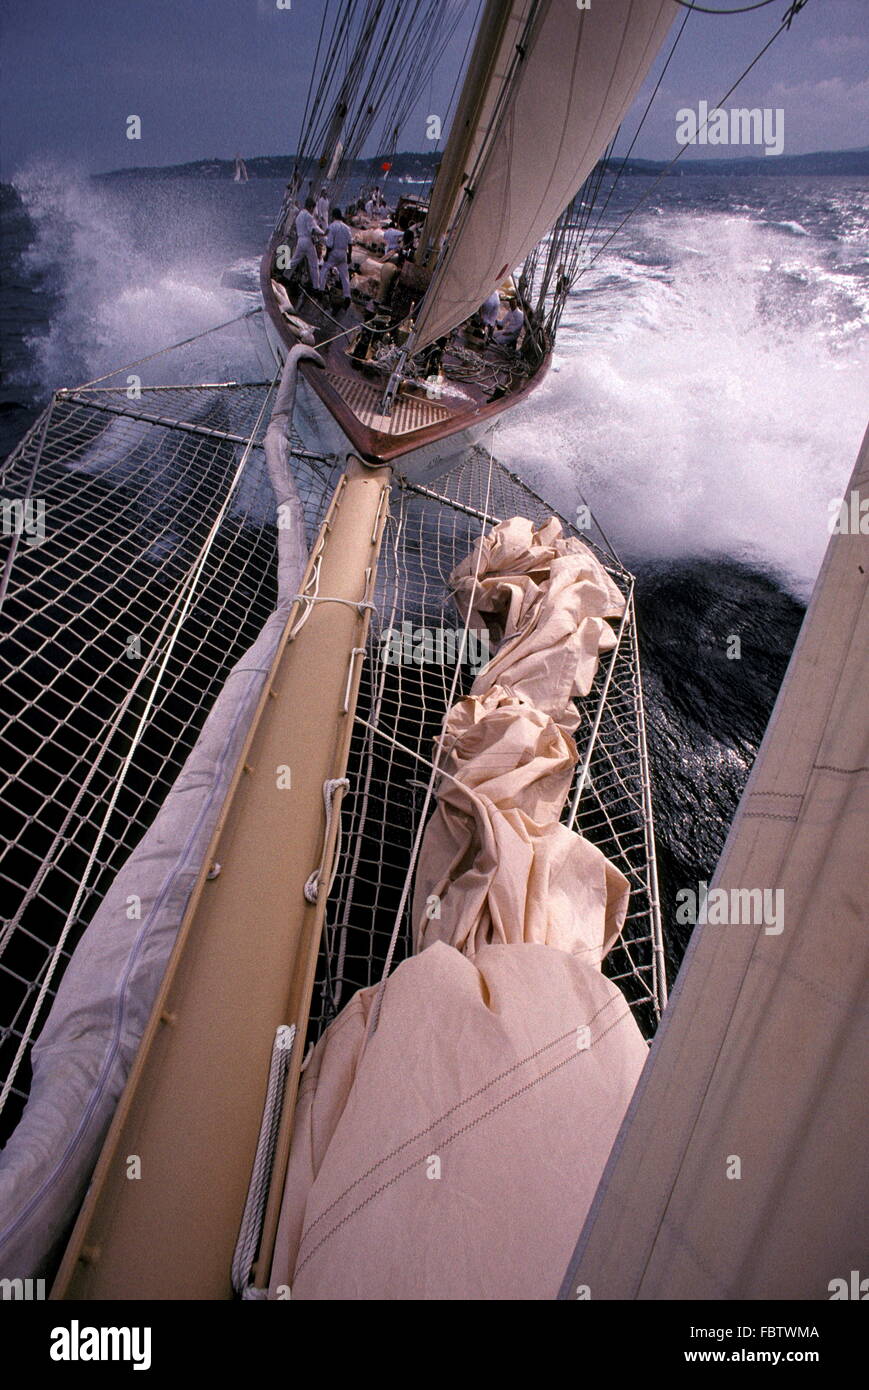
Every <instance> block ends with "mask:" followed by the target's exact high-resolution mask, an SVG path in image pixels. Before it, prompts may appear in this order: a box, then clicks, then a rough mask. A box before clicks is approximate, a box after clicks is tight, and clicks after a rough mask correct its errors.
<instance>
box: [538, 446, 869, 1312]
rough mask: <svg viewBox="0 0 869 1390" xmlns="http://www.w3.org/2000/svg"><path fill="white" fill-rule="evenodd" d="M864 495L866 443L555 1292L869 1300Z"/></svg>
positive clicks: (867, 491) (868, 486)
mask: <svg viewBox="0 0 869 1390" xmlns="http://www.w3.org/2000/svg"><path fill="white" fill-rule="evenodd" d="M867 495H869V431H867V433H866V436H865V438H864V441H863V447H862V449H861V452H860V456H859V458H858V460H857V464H856V467H855V470H854V474H853V476H852V478H851V482H850V485H849V486H848V488H847V490H846V498H845V500H844V501H843V506H842V515H841V517H840V519H839V520H838V524H837V534H834V536H833V539H832V541H831V543H830V546H829V549H828V551H827V556H826V560H825V562H824V566H823V569H822V571H821V575H820V577H819V579H818V583H817V585H816V588H815V592H814V595H813V597H812V602H811V605H810V607H809V610H808V613H807V614H806V618H805V622H804V624H803V629H802V632H801V634H800V637H799V641H798V643H797V646H796V649H795V651H794V654H793V657H792V658H791V664H790V667H789V668H788V671H787V674H786V676H785V679H784V682H783V684H782V688H781V691H780V693H779V697H778V702H777V704H776V707H775V710H774V712H773V717H772V720H771V722H770V726H769V729H768V731H767V734H766V737H765V739H764V742H763V744H762V746H761V749H760V752H759V754H758V757H757V762H756V763H755V766H754V769H753V771H752V774H751V778H750V781H749V783H748V786H747V788H746V790H745V792H744V794H743V797H742V801H741V802H740V806H739V810H738V812H737V816H736V820H735V821H734V823H733V828H732V830H731V832H730V836H729V838H728V840H727V843H726V845H725V847H724V852H723V855H722V858H721V862H720V864H719V866H718V870H717V872H716V875H715V879H714V881H713V884H712V887H711V889H710V892H709V895H708V898H707V912H706V916H707V918H708V922H707V924H703V925H698V926H697V927H695V929H694V934H693V936H692V940H691V944H690V947H689V950H688V954H687V956H686V958H685V962H684V964H683V966H682V971H681V974H680V977H679V980H678V982H677V984H676V989H675V992H674V994H673V998H672V1001H671V1004H670V1008H669V1010H668V1013H667V1014H666V1016H665V1019H664V1023H663V1026H662V1028H661V1031H660V1032H659V1034H658V1037H657V1038H656V1041H655V1045H654V1048H653V1052H652V1056H651V1058H650V1060H649V1065H648V1068H647V1069H646V1072H645V1074H644V1076H643V1079H642V1080H641V1082H640V1086H639V1088H638V1091H637V1094H636V1096H635V1098H634V1102H633V1105H632V1107H631V1110H630V1111H629V1112H628V1117H627V1119H626V1121H625V1124H624V1127H623V1130H622V1134H621V1135H620V1137H619V1140H618V1142H617V1143H616V1146H615V1149H614V1151H613V1156H612V1158H611V1160H610V1166H609V1169H608V1171H607V1173H606V1174H605V1176H604V1180H603V1182H602V1185H601V1188H600V1190H599V1192H598V1197H597V1201H596V1205H595V1207H594V1208H593V1209H592V1212H591V1214H590V1215H589V1218H588V1221H587V1222H586V1226H585V1229H584V1231H583V1233H582V1236H581V1238H580V1242H579V1245H578V1246H577V1251H576V1254H575V1256H574V1259H573V1261H572V1262H571V1265H570V1268H569V1271H568V1275H567V1277H566V1278H565V1282H564V1286H563V1289H562V1298H566V1299H571V1298H576V1297H577V1296H578V1295H577V1289H578V1287H579V1286H584V1287H585V1288H588V1289H590V1291H591V1297H592V1298H594V1299H626V1298H640V1299H652V1298H654V1299H680V1298H695V1299H697V1298H702V1299H722V1298H723V1299H763V1300H769V1299H791V1298H793V1299H811V1300H816V1299H829V1298H831V1297H832V1298H836V1299H842V1298H845V1299H847V1298H860V1297H861V1296H862V1297H865V1292H864V1291H865V1288H866V1285H865V1283H864V1284H863V1285H862V1286H861V1289H858V1290H857V1292H854V1291H853V1280H854V1278H855V1274H852V1271H855V1272H856V1271H858V1270H860V1268H861V1263H862V1271H863V1272H862V1274H856V1279H857V1282H858V1283H859V1281H860V1279H861V1278H863V1277H864V1276H865V1273H866V1265H865V1257H866V1249H867V1241H869V1213H867V1206H866V1174H865V1160H864V1155H865V1152H866V1146H867V1141H869V1107H867V1104H866V979H867V971H869V945H867V936H866V906H865V905H866V898H867V894H869V870H867V862H866V854H865V846H866V842H867V826H869V732H867V721H866V690H867V685H869V659H867V652H869V601H867V600H869V584H867V572H869V538H867V536H866V535H865V534H861V533H860V529H859V525H855V524H854V522H855V518H856V517H859V515H860V508H861V506H862V507H865V505H866V501H865V499H866V497H867ZM861 846H863V848H862V849H861ZM761 886H762V887H763V888H764V894H770V895H772V894H774V895H775V896H772V897H771V898H767V897H766V896H764V912H763V921H762V922H761V921H760V920H759V919H760V913H759V912H756V911H754V910H752V911H750V912H749V911H748V909H747V907H743V904H746V903H747V901H748V900H749V895H750V894H752V893H753V894H754V895H755V898H756V897H757V895H758V893H759V888H760V887H761ZM722 905H723V906H724V912H723V915H722ZM770 906H771V907H772V911H770V910H769V907H770ZM701 922H702V918H701ZM737 1160H738V1164H737ZM740 1178H741V1179H742V1180H741V1181H733V1180H732V1179H740Z"/></svg>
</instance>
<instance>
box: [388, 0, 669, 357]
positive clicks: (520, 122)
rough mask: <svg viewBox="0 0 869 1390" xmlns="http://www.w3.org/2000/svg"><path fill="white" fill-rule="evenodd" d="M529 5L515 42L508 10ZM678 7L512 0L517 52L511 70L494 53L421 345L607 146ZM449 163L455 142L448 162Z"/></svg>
mask: <svg viewBox="0 0 869 1390" xmlns="http://www.w3.org/2000/svg"><path fill="white" fill-rule="evenodd" d="M526 8H529V9H530V16H529V18H528V23H527V25H526V26H525V29H524V31H523V34H522V37H521V39H520V43H519V46H518V48H517V45H516V40H515V33H516V29H517V25H516V22H515V16H514V13H513V11H514V10H525V9H526ZM676 13H677V8H676V6H675V4H674V3H673V0H607V3H606V4H597V3H596V4H594V5H592V6H591V8H589V9H587V10H581V9H578V8H577V6H576V4H575V3H574V0H540V3H538V4H536V5H532V6H530V7H526V6H525V5H516V6H511V15H510V22H508V23H507V24H506V26H505V30H504V34H503V37H502V40H501V43H502V44H505V45H507V49H508V50H510V49H511V50H512V51H513V53H514V54H515V58H514V59H512V60H511V63H510V70H509V75H508V76H507V77H506V79H505V75H504V67H505V61H504V57H503V56H502V57H501V58H500V59H499V58H498V57H497V56H496V58H495V60H494V61H492V62H490V63H489V64H488V82H489V84H490V85H489V92H490V93H497V100H496V101H495V102H492V101H491V100H489V99H487V100H481V101H480V102H478V103H477V106H478V108H479V113H480V116H481V118H482V117H483V116H485V118H486V121H487V123H488V121H489V120H491V112H492V110H493V109H494V111H495V122H494V129H493V130H492V133H491V135H490V137H489V138H488V140H487V142H486V143H485V144H484V145H483V147H482V149H481V150H480V153H479V157H478V158H477V160H476V167H475V168H474V169H473V170H471V169H470V168H468V169H467V173H468V174H469V175H470V184H469V187H468V192H469V194H470V196H468V197H466V198H465V200H464V202H463V204H462V206H461V207H460V208H459V211H458V216H457V220H456V222H455V224H454V226H453V229H452V231H451V233H450V239H449V244H448V247H447V249H446V251H445V253H444V256H443V258H442V260H441V262H440V264H439V266H438V268H437V270H436V271H435V274H434V277H433V280H432V283H431V285H430V286H429V289H428V292H427V294H426V297H425V300H424V302H423V305H422V308H421V310H420V314H419V318H418V320H417V336H416V340H415V347H416V348H421V347H424V346H425V345H426V344H427V343H431V342H433V341H434V340H435V339H436V338H439V337H440V336H441V335H442V334H444V333H447V332H448V331H449V330H450V329H451V328H454V327H456V325H457V324H459V323H462V322H463V321H464V320H465V319H467V318H469V317H470V315H471V314H473V313H474V312H475V311H476V309H477V308H478V307H479V306H480V304H481V303H482V302H483V300H484V299H486V298H487V297H488V296H489V295H490V294H491V293H492V291H493V290H494V289H495V288H496V286H497V285H499V284H500V282H501V281H502V280H503V278H504V276H505V275H506V274H508V273H509V272H510V271H511V270H512V269H513V267H514V266H515V265H517V264H518V263H519V262H520V261H521V260H523V259H524V257H525V256H526V255H527V254H528V252H529V251H530V250H531V249H532V248H533V247H534V246H536V244H537V242H538V241H540V239H541V237H543V236H545V235H546V233H547V232H548V231H549V229H550V228H551V227H552V225H553V223H554V222H555V220H556V218H557V217H558V216H559V214H560V213H561V211H562V210H563V209H564V208H565V207H566V206H567V204H568V203H569V202H570V200H571V198H572V197H573V196H574V194H575V193H576V191H577V189H578V188H579V187H580V185H581V184H582V182H583V180H584V179H585V178H586V176H587V175H588V174H589V173H590V172H591V170H592V169H593V168H594V165H595V163H596V162H597V160H598V159H599V157H600V155H601V154H602V153H603V151H604V150H605V148H606V146H607V144H608V143H609V141H610V139H611V138H612V136H613V134H614V132H615V131H616V129H617V127H618V125H619V122H620V121H621V119H622V117H623V116H624V114H625V112H626V111H627V109H628V107H629V106H630V104H631V101H632V100H633V98H634V96H635V95H636V93H637V90H638V89H639V87H640V84H641V83H642V81H643V78H644V77H645V75H646V73H647V72H648V69H649V67H650V66H651V64H652V62H653V61H654V58H655V55H656V54H657V52H658V49H659V47H660V45H661V43H662V42H663V40H664V37H665V36H666V33H667V30H668V28H669V26H670V24H671V23H672V20H673V18H674V17H675V15H676ZM498 51H499V52H502V50H501V49H499V50H498ZM454 138H455V140H456V141H457V142H461V143H462V144H464V145H465V146H466V147H467V150H468V155H469V158H473V157H474V154H475V151H476V150H477V149H478V148H479V141H478V140H477V139H476V138H474V139H471V140H468V138H467V131H466V130H464V129H463V128H462V125H461V123H460V124H459V126H458V128H457V130H456V134H455V137H454ZM451 163H452V154H451V150H450V144H449V143H448V145H447V149H446V151H445V154H444V167H445V169H449V167H450V166H451ZM449 186H450V189H452V183H450V185H449ZM438 202H439V195H438V192H437V188H436V189H435V194H434V203H435V205H437V204H438ZM439 215H440V214H439Z"/></svg>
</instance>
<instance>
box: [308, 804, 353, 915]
mask: <svg viewBox="0 0 869 1390" xmlns="http://www.w3.org/2000/svg"><path fill="white" fill-rule="evenodd" d="M349 786H350V778H349V777H330V778H329V780H328V781H327V782H324V783H323V802H324V805H325V807H326V829H325V831H324V833H323V858H322V859H321V860H320V863H319V864H318V866H317V868H316V869H315V870H314V872H313V873H312V874H311V876H310V877H309V879H308V881H307V883H306V884H305V898H306V899H307V901H308V902H309V903H315V902H316V901H317V895H318V894H319V892H320V879H321V877H322V874H323V869H324V868H325V861H326V846H327V845H328V843H329V831H330V829H331V826H332V811H333V802H334V799H335V793H336V791H337V790H338V788H339V787H344V788H345V790H346V788H347V787H349ZM340 857H341V819H340V817H339V819H338V835H337V838H336V840H335V867H334V869H333V871H332V877H331V879H330V880H329V889H328V892H329V893H331V891H332V884H333V883H334V881H335V872H336V871H337V868H338V860H339V859H340ZM327 896H328V894H327Z"/></svg>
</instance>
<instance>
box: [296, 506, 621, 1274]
mask: <svg viewBox="0 0 869 1390" xmlns="http://www.w3.org/2000/svg"><path fill="white" fill-rule="evenodd" d="M479 548H480V549H481V550H482V552H483V553H482V554H478V555H477V556H475V557H473V565H472V567H471V568H472V569H474V570H476V569H477V562H478V560H479V561H480V562H481V563H480V565H479V572H480V573H481V574H483V575H484V582H483V585H482V586H480V587H481V588H482V587H484V586H485V589H486V592H485V593H484V594H483V595H482V596H480V593H479V589H477V588H473V589H471V591H470V592H468V591H467V590H465V588H464V585H463V581H464V580H466V579H467V577H468V565H467V564H465V565H462V566H459V570H458V571H457V572H456V573H455V574H454V575H453V582H454V584H455V586H456V588H457V591H458V592H459V594H462V593H464V601H465V603H466V604H467V603H472V604H473V603H475V602H476V600H477V598H481V603H482V609H481V610H480V611H483V612H485V613H486V614H487V615H488V617H489V619H490V620H491V622H492V624H493V627H494V626H496V625H497V626H498V627H499V628H500V629H501V631H502V632H503V635H504V644H503V647H502V653H504V659H503V660H502V661H501V662H500V663H499V666H498V668H497V674H498V683H497V684H493V683H491V681H490V680H489V679H487V677H486V669H487V668H484V669H483V671H482V672H481V673H480V676H479V677H478V678H477V681H475V682H474V685H473V686H472V687H471V691H470V694H469V696H468V697H466V698H465V699H464V700H461V701H459V702H458V704H457V705H455V706H454V707H453V709H452V710H451V711H450V712H449V713H448V715H447V719H446V725H445V737H444V754H443V761H442V763H441V768H442V776H441V780H440V788H439V791H438V797H439V805H438V807H437V809H436V810H435V812H434V815H433V816H432V818H431V820H430V821H429V824H428V826H427V828H426V833H425V837H424V840H423V844H422V849H421V854H420V861H419V867H418V872H417V878H416V884H415V890H416V891H415V901H414V908H413V921H414V928H415V933H414V934H415V944H416V947H417V951H418V954H416V955H414V956H412V957H411V958H410V959H408V960H406V961H404V962H403V963H402V964H401V965H399V966H398V968H397V969H396V970H395V972H394V973H393V974H392V975H391V976H390V978H389V980H388V982H387V984H386V987H385V989H384V990H383V992H382V995H380V994H379V989H378V987H377V986H374V987H370V988H368V989H364V990H360V991H359V993H358V994H356V995H355V997H354V998H353V999H352V1000H351V1002H350V1003H349V1004H348V1005H347V1007H346V1008H345V1009H344V1010H342V1012H341V1013H340V1014H339V1015H338V1017H337V1018H336V1019H335V1020H334V1022H333V1023H332V1024H331V1025H330V1026H329V1028H328V1029H327V1030H326V1032H325V1033H324V1034H323V1037H322V1038H321V1039H320V1042H319V1043H318V1044H317V1046H316V1048H315V1049H314V1052H313V1054H312V1056H311V1059H310V1062H309V1064H308V1066H307V1068H306V1070H305V1073H304V1075H303V1079H302V1085H301V1088H300V1092H299V1099H298V1103H297V1108H296V1118H295V1128H294V1134H293V1144H292V1151H291V1154H290V1161H289V1168H288V1173H287V1180H286V1185H285V1189H284V1198H283V1204H282V1212H281V1220H280V1226H279V1231H278V1239H277V1245H276V1253H275V1260H274V1262H273V1267H272V1274H271V1292H272V1296H274V1297H277V1298H281V1297H286V1291H287V1289H291V1290H292V1297H293V1298H296V1299H298V1298H303V1299H323V1298H353V1299H378V1298H386V1299H413V1298H426V1299H492V1298H515V1299H525V1298H534V1299H540V1298H552V1297H554V1295H555V1293H556V1292H557V1287H558V1280H559V1277H560V1269H559V1261H560V1260H561V1259H562V1258H563V1257H564V1254H565V1232H566V1225H567V1224H568V1223H565V1220H564V1216H565V1212H571V1213H574V1214H575V1213H577V1212H580V1211H584V1210H586V1209H587V1207H588V1205H589V1203H590V1201H591V1199H592V1196H593V1194H594V1190H595V1187H596V1185H597V1182H598V1178H599V1176H600V1173H601V1171H602V1168H603V1165H604V1163H605V1160H606V1156H607V1154H608V1152H609V1148H610V1145H611V1144H612V1141H613V1138H614V1135H615V1133H616V1130H617V1128H618V1125H619V1123H620V1120H621V1117H622V1115H623V1114H624V1111H625V1108H626V1106H627V1104H628V1101H629V1099H630V1096H631V1094H632V1091H633V1089H634V1086H635V1085H636V1081H637V1078H638V1076H639V1074H640V1071H641V1069H642V1066H643V1063H644V1061H645V1059H646V1056H647V1051H646V1045H645V1043H644V1041H643V1039H642V1036H641V1034H640V1031H639V1028H638V1027H637V1025H636V1023H635V1022H634V1020H633V1017H632V1015H631V1012H630V1009H629V1008H628V1005H627V1003H626V1001H625V999H624V996H623V995H622V993H621V991H620V990H619V989H618V987H617V986H616V985H615V984H613V983H612V982H611V981H610V980H607V979H606V978H605V977H604V976H603V974H602V973H601V970H600V961H601V959H602V957H603V955H604V954H605V953H606V951H607V950H608V949H609V947H610V946H611V945H612V944H613V942H614V940H615V939H616V937H617V936H618V933H619V931H620V929H621V926H622V924H623V922H624V919H625V912H626V909H627V899H628V883H627V880H626V878H625V877H624V875H622V874H621V873H620V872H619V871H618V869H616V868H615V867H614V866H613V865H612V864H610V863H609V862H608V860H607V859H606V857H605V856H604V855H603V854H602V853H601V851H600V850H599V849H597V848H596V847H595V846H594V845H592V844H591V843H589V841H587V840H585V839H584V838H583V837H582V836H581V835H579V834H577V833H575V832H573V831H570V830H568V829H567V828H566V827H565V826H564V825H561V824H560V823H559V815H560V813H561V810H562V808H563V807H564V804H565V801H566V798H567V796H568V794H569V790H570V786H571V780H572V773H573V768H574V766H575V763H576V746H575V744H574V742H573V739H572V737H571V735H570V734H569V733H568V732H566V727H567V726H568V725H570V724H573V725H575V723H576V722H577V719H578V715H577V711H576V708H575V706H574V705H573V704H572V700H571V695H572V694H573V693H575V692H576V691H577V690H580V689H582V688H587V685H586V683H587V682H590V679H591V676H592V675H593V670H592V667H593V665H594V664H595V662H596V656H595V658H594V660H592V656H591V647H592V641H591V632H592V630H594V631H595V632H596V633H597V640H596V642H595V644H594V645H595V649H596V650H606V649H607V647H608V646H611V645H612V641H613V635H612V632H611V630H610V629H609V628H608V626H607V624H606V622H605V621H604V616H603V615H604V614H606V613H612V614H613V615H615V614H617V613H618V612H619V611H620V609H621V608H622V607H623V606H624V599H623V598H622V596H621V595H620V594H618V593H617V592H616V591H615V590H614V588H613V586H612V585H611V583H610V581H609V579H608V577H607V576H606V574H605V572H604V570H603V567H602V566H601V565H600V564H599V563H598V561H597V560H596V559H595V557H594V556H593V555H592V553H591V551H589V550H588V549H587V547H585V546H584V545H583V543H582V542H581V541H579V540H576V539H573V538H567V537H564V536H563V535H562V534H561V527H560V524H559V523H557V522H550V523H549V524H548V525H546V526H544V527H542V528H541V529H540V530H539V531H535V530H534V528H533V527H532V525H531V523H530V522H528V521H524V520H522V519H521V518H513V519H512V520H510V521H508V522H504V523H501V524H499V525H498V526H496V527H495V528H494V531H493V532H492V533H491V535H490V536H489V537H487V538H486V539H485V540H484V541H483V542H482V543H481V544H480V547H479ZM499 562H500V563H501V564H504V565H506V566H507V570H506V571H501V572H500V573H499V572H498V570H497V565H498V563H499ZM496 595H497V597H496ZM461 601H462V600H461V599H460V603H461ZM557 615H560V618H561V623H562V626H563V629H564V631H565V632H567V631H568V630H571V631H572V630H573V629H574V628H576V627H578V628H579V629H580V630H583V631H584V638H583V641H582V642H581V643H580V644H579V645H578V646H576V647H574V648H573V649H572V650H569V651H568V650H567V649H562V650H561V651H558V649H557V644H556V648H555V651H554V654H553V653H550V654H547V652H546V651H545V650H544V649H543V647H542V646H538V647H537V652H536V657H532V654H531V649H532V648H533V647H534V645H535V634H540V633H542V632H545V631H548V632H549V633H550V634H551V633H552V632H553V631H554V629H555V627H556V626H557ZM517 623H521V627H520V628H517V626H516V625H517ZM588 623H590V624H591V626H590V627H589V626H588V625H587V624H588ZM511 652H512V654H513V659H514V662H513V664H512V665H511V661H510V653H511ZM548 655H552V656H553V661H552V665H553V674H552V678H551V679H549V680H547V679H546V667H547V659H548ZM496 661H497V657H496ZM533 662H536V667H537V677H536V679H532V674H531V666H532V663H533ZM568 667H570V669H571V671H572V676H571V678H570V679H569V680H567V681H566V682H565V681H563V680H562V679H560V677H561V676H562V675H563V674H564V672H565V671H566V670H567V669H568ZM489 674H490V676H491V672H490V673H489ZM514 675H516V676H518V677H520V679H518V680H517V683H516V684H515V685H514V684H513V677H514ZM520 686H522V687H523V689H524V693H523V691H522V690H520V688H519V687H520ZM531 690H533V692H534V699H533V702H532V700H531V699H530V698H529V692H530V691H531Z"/></svg>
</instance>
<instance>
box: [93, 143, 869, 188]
mask: <svg viewBox="0 0 869 1390" xmlns="http://www.w3.org/2000/svg"><path fill="white" fill-rule="evenodd" d="M438 159H439V156H438V155H435V154H430V153H428V152H426V153H422V154H415V153H413V152H411V151H405V152H403V153H401V154H397V155H395V156H394V157H393V160H392V167H391V169H390V171H389V177H390V182H392V183H394V182H395V180H396V179H405V180H413V179H418V180H419V181H420V182H427V181H428V180H429V179H430V178H431V176H432V173H433V171H434V169H435V168H436V166H437V163H438ZM294 163H295V160H294V158H293V156H292V155H254V156H252V157H251V158H248V157H247V156H245V165H246V167H247V171H248V174H249V175H250V177H251V178H258V179H284V180H286V179H289V178H290V177H291V176H292V172H293V165H294ZM667 164H668V161H667V160H664V159H660V160H659V159H629V160H628V161H627V164H626V165H625V170H624V172H625V174H631V175H635V176H640V177H642V176H646V177H649V176H651V177H655V176H657V175H658V174H661V173H663V171H664V170H665V169H666V168H667ZM379 165H380V160H379V159H357V160H355V161H354V164H353V166H352V170H351V172H352V174H353V175H354V176H356V177H358V178H366V177H368V178H377V177H378V174H379V177H380V178H381V179H382V178H383V177H384V175H383V174H382V173H379ZM620 166H621V161H620V160H619V159H614V160H613V161H612V168H613V169H618V168H620ZM234 172H235V160H234V159H197V160H194V161H193V162H192V163H189V164H168V165H158V166H153V167H145V168H140V169H113V170H111V171H110V172H108V173H104V174H96V175H94V177H95V178H98V179H123V178H155V179H156V178H201V179H231V178H232V177H233V174H234ZM703 174H705V175H710V174H712V175H715V176H717V177H721V176H728V175H730V176H734V177H745V176H755V177H756V176H758V175H766V176H768V175H773V176H775V175H782V174H790V175H800V174H807V175H812V174H839V175H842V174H846V175H847V174H851V175H854V174H869V148H864V149H859V150H821V151H818V153H816V154H792V155H786V154H782V155H770V156H765V155H751V156H744V157H740V158H736V159H692V158H690V156H687V155H686V156H685V157H684V158H682V159H680V160H679V162H678V163H677V164H676V165H674V167H673V168H672V169H671V170H670V171H669V173H668V175H667V177H668V178H691V177H693V176H695V175H703Z"/></svg>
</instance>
